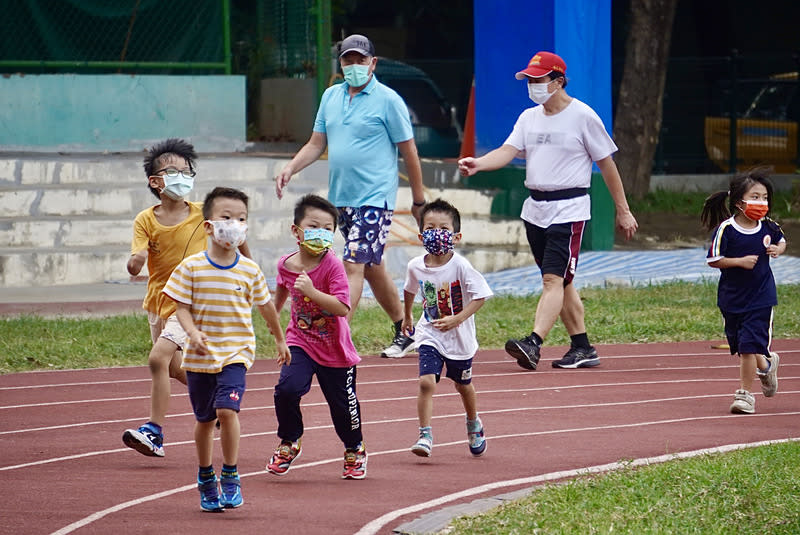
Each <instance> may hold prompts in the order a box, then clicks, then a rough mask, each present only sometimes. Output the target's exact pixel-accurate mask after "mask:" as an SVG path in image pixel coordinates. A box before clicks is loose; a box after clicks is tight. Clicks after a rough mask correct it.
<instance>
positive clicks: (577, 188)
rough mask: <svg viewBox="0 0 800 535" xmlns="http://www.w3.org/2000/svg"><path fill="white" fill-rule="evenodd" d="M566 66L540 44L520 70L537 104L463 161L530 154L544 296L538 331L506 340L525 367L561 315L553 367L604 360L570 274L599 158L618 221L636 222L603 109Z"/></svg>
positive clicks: (471, 164)
mask: <svg viewBox="0 0 800 535" xmlns="http://www.w3.org/2000/svg"><path fill="white" fill-rule="evenodd" d="M566 71H567V66H566V64H565V63H564V60H562V59H561V58H560V57H559V56H557V55H556V54H553V53H551V52H538V53H537V54H536V55H534V56H533V58H531V60H530V62H529V63H528V66H527V67H526V68H525V69H524V70H522V71H520V72H518V73H517V74H516V78H517V80H527V82H528V83H527V86H528V96H529V97H530V99H531V100H532V101H533V102H535V103H536V104H538V105H537V106H534V107H532V108H528V109H526V110H525V111H523V112H522V114H521V115H520V116H519V118H518V119H517V122H516V124H515V125H514V129H513V130H512V132H511V135H510V136H508V139H506V141H505V143H504V144H503V145H502V146H501V147H499V148H497V149H495V150H493V151H491V152H489V153H488V154H486V155H484V156H481V157H480V158H473V157H467V158H462V159H461V160H459V161H458V167H459V171H460V172H461V174H462V175H463V176H472V175H474V174H475V173H477V172H479V171H491V170H494V169H499V168H501V167H503V166H505V165H507V164H508V163H510V162H511V160H513V159H514V158H515V157H519V158H525V162H526V165H525V187H527V188H528V189H529V190H530V198H528V199H526V200H525V203H524V204H523V206H522V214H521V217H522V219H523V221H524V222H525V231H526V234H527V238H528V243H529V244H530V247H531V252H532V253H533V257H534V259H535V260H536V265H538V266H539V269H540V271H541V273H542V296H541V298H540V299H539V304H538V306H537V307H536V316H535V318H534V325H533V332H531V334H530V335H528V336H526V337H524V338H521V339H510V340H508V341H507V342H506V346H505V349H506V352H508V353H509V354H510V355H511V356H512V357H514V358H515V359H517V363H518V364H519V365H520V366H522V367H523V368H525V369H529V370H535V369H536V366H537V364H538V363H539V357H540V354H541V345H542V342H543V340H544V339H545V338H546V337H547V334H548V333H549V332H550V329H552V328H553V325H555V322H556V320H557V319H558V318H559V316H560V317H561V321H563V322H564V326H565V327H566V328H567V332H568V333H569V335H570V338H571V344H570V349H569V351H567V353H566V354H565V355H564V356H563V357H562V358H561V359H559V360H556V361H554V362H553V367H554V368H590V367H593V366H597V365H598V364H600V359H599V358H598V356H597V351H596V350H595V349H594V347H592V346H591V344H589V338H588V336H587V335H586V325H585V323H584V309H583V303H581V299H580V296H579V295H578V292H577V290H576V289H575V286H574V285H573V284H572V279H573V277H574V276H575V268H576V267H577V264H578V253H579V251H580V248H581V238H582V237H583V229H584V227H585V225H586V221H588V220H589V219H590V218H591V213H590V198H589V186H590V185H591V179H592V162H594V163H596V164H597V167H598V168H599V169H600V173H601V174H602V175H603V180H604V181H605V183H606V186H607V187H608V191H609V193H611V197H612V198H613V200H614V204H615V206H616V212H617V215H616V226H617V228H618V229H619V230H620V231H621V232H622V233H623V234H624V235H625V238H626V239H630V238H631V237H632V236H633V235H634V233H635V232H636V229H637V228H638V223H637V222H636V218H634V217H633V214H632V213H631V211H630V208H629V207H628V202H627V201H626V199H625V191H624V189H623V186H622V179H621V178H620V176H619V171H618V170H617V166H616V164H615V163H614V160H613V159H612V157H611V155H612V154H613V153H614V152H616V150H617V146H616V145H615V144H614V142H613V141H612V140H611V137H610V136H609V135H608V133H607V132H606V129H605V127H604V126H603V122H602V121H601V120H600V117H599V116H598V115H597V114H596V113H595V112H594V110H592V109H591V108H590V107H589V106H587V105H586V104H584V103H583V102H581V101H579V100H578V99H575V98H572V97H570V96H569V95H568V94H567V92H566V91H565V89H564V88H565V87H566V85H567V79H566V77H565V74H566Z"/></svg>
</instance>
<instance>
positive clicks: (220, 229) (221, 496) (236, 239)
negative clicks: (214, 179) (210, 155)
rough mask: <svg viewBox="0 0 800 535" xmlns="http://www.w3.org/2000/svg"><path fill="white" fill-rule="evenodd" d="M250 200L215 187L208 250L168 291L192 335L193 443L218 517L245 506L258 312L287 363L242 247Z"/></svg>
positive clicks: (263, 288) (262, 286) (191, 260)
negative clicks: (242, 443)
mask: <svg viewBox="0 0 800 535" xmlns="http://www.w3.org/2000/svg"><path fill="white" fill-rule="evenodd" d="M247 201H248V199H247V195H245V194H244V193H243V192H241V191H239V190H235V189H231V188H223V187H217V188H214V189H213V190H212V191H211V192H210V193H209V194H208V195H207V196H206V198H205V201H204V203H203V217H204V218H205V221H204V223H203V228H204V231H205V233H206V234H207V235H208V236H210V237H211V240H210V241H209V247H208V250H206V251H204V252H201V253H197V254H195V255H192V256H190V257H188V258H186V259H185V260H184V261H183V262H181V263H180V264H179V265H178V267H177V268H175V271H173V272H172V275H171V276H170V278H169V280H168V281H167V284H166V285H165V286H164V293H165V294H166V295H167V296H169V297H170V298H172V299H173V300H175V302H176V304H177V307H178V309H177V312H176V315H177V317H178V321H179V322H180V324H181V326H182V327H183V329H184V330H185V331H186V335H187V338H188V345H187V347H186V348H185V351H184V356H183V364H182V368H183V369H184V370H186V379H187V385H188V387H189V399H190V400H191V402H192V409H193V411H194V414H195V418H196V420H197V422H196V423H195V431H194V437H195V445H196V447H197V456H198V461H199V471H198V476H197V486H198V489H199V490H200V507H201V508H202V509H203V510H204V511H212V512H219V511H223V510H224V508H226V507H227V508H234V507H239V506H240V505H242V503H243V501H244V500H243V499H242V493H241V485H240V482H239V473H238V469H237V467H236V463H237V460H238V453H239V436H240V428H239V416H238V413H239V407H240V404H241V400H242V396H243V395H244V391H245V373H246V371H247V370H248V369H249V368H250V366H252V364H253V360H254V359H255V348H256V337H255V332H254V331H253V322H252V307H253V305H256V306H257V307H258V310H259V312H260V313H261V316H262V317H263V318H264V320H265V321H266V322H267V326H268V327H269V329H270V331H271V332H272V334H273V336H275V340H276V342H277V346H278V362H279V363H283V362H284V361H287V360H288V359H289V348H288V346H287V345H286V340H285V338H284V335H283V332H282V330H281V325H280V321H279V317H278V313H277V311H276V309H275V306H274V305H273V304H272V302H271V301H270V293H269V288H267V282H266V280H265V278H264V274H263V273H262V272H261V269H260V268H259V267H258V264H256V263H255V262H254V261H252V260H250V259H249V258H247V257H244V256H241V255H240V254H239V253H238V252H237V251H236V248H237V247H238V246H239V245H240V244H242V243H244V240H245V237H246V235H247ZM217 419H219V422H220V442H221V443H222V457H223V465H222V472H221V477H220V480H219V486H220V487H221V493H220V489H219V488H218V486H217V485H218V482H217V476H216V473H215V472H214V468H213V465H212V454H213V445H214V423H215V421H216V420H217Z"/></svg>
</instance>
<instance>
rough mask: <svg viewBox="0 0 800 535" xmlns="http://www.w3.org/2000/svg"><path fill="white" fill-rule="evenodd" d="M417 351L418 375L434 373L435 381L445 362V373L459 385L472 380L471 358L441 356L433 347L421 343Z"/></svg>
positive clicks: (440, 373)
mask: <svg viewBox="0 0 800 535" xmlns="http://www.w3.org/2000/svg"><path fill="white" fill-rule="evenodd" d="M417 350H418V352H419V376H420V377H422V376H423V375H431V374H433V375H435V376H436V382H437V383H438V382H439V378H440V377H441V376H442V368H444V366H445V364H447V374H446V375H445V377H449V378H450V379H452V380H453V381H455V382H456V383H458V384H460V385H468V384H470V383H471V382H472V359H467V360H454V359H449V358H447V357H443V356H442V354H441V353H439V352H438V351H437V350H436V348H435V347H433V346H426V345H421V346H419V348H418V349H417Z"/></svg>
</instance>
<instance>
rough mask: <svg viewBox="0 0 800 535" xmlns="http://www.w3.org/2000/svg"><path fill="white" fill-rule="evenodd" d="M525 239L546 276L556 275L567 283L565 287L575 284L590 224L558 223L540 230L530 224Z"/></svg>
mask: <svg viewBox="0 0 800 535" xmlns="http://www.w3.org/2000/svg"><path fill="white" fill-rule="evenodd" d="M524 223H525V235H526V237H527V238H528V245H529V246H530V248H531V253H533V259H534V260H536V265H537V266H539V271H541V272H542V275H545V274H550V275H556V276H558V277H561V278H563V279H564V286H566V285H567V284H569V283H571V282H572V279H573V278H574V277H575V269H577V267H578V253H580V251H581V240H582V239H583V229H584V228H585V227H586V221H578V222H576V223H556V224H554V225H550V226H549V227H547V228H542V227H537V226H536V225H532V224H530V223H528V222H527V221H524Z"/></svg>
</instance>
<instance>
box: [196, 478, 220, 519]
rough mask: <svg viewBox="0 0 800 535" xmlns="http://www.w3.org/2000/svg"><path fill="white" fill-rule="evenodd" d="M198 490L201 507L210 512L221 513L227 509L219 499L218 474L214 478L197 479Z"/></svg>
mask: <svg viewBox="0 0 800 535" xmlns="http://www.w3.org/2000/svg"><path fill="white" fill-rule="evenodd" d="M197 490H199V491H200V508H201V509H202V510H203V511H206V512H209V513H221V512H223V511H224V510H225V508H224V507H223V506H222V504H221V503H220V501H219V488H218V487H217V476H216V475H215V476H214V477H213V478H212V479H206V480H200V478H198V479H197Z"/></svg>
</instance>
